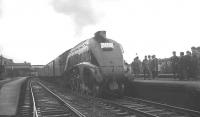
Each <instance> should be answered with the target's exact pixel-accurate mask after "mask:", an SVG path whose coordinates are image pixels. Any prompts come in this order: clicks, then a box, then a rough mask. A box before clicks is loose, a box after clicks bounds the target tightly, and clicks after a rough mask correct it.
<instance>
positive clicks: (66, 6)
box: [0, 0, 200, 64]
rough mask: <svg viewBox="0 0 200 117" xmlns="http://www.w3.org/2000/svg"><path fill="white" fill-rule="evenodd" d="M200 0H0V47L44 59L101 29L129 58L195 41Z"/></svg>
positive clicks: (16, 55) (10, 54) (15, 55)
mask: <svg viewBox="0 0 200 117" xmlns="http://www.w3.org/2000/svg"><path fill="white" fill-rule="evenodd" d="M199 6H200V0H0V53H2V54H3V56H5V57H7V58H11V59H14V61H15V62H23V61H27V62H31V64H46V63H48V62H49V61H51V60H53V59H54V58H56V57H57V56H58V55H60V54H61V53H62V52H64V51H66V50H68V49H69V48H72V47H73V46H75V45H76V44H78V43H79V42H81V41H82V40H85V39H88V38H91V37H93V34H94V33H95V32H96V31H97V30H106V31H107V37H108V38H111V39H114V40H116V41H118V42H119V43H121V44H122V46H123V48H124V58H125V60H126V61H128V62H129V63H130V62H131V61H132V60H133V58H134V57H135V56H136V53H137V54H138V55H139V57H140V59H143V56H144V55H149V54H151V55H152V54H155V55H156V56H157V57H158V58H165V57H170V56H171V53H172V51H174V50H175V51H177V53H179V52H180V51H184V52H185V51H187V50H190V48H191V47H192V46H200V41H199V40H200V7H199Z"/></svg>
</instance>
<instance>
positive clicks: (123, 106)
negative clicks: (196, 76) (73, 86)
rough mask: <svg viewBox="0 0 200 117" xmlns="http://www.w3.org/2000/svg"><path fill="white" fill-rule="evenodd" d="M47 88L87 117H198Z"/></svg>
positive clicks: (156, 106) (194, 113) (161, 107)
mask: <svg viewBox="0 0 200 117" xmlns="http://www.w3.org/2000/svg"><path fill="white" fill-rule="evenodd" d="M41 85H42V84H41ZM45 86H47V85H45ZM48 87H49V88H50V89H51V90H52V92H54V93H56V94H57V95H59V96H60V98H62V99H63V100H64V101H65V102H68V103H69V104H70V105H72V106H73V107H74V108H76V109H77V110H78V111H80V112H81V113H84V115H85V116H87V117H200V113H199V112H197V111H193V110H188V109H183V108H178V107H172V106H168V105H164V104H159V103H155V102H150V101H145V100H141V99H135V98H130V97H125V98H124V99H115V100H105V99H101V98H94V97H90V96H86V95H80V94H76V93H73V94H69V92H68V93H65V92H59V91H58V90H57V89H56V88H55V87H53V86H48Z"/></svg>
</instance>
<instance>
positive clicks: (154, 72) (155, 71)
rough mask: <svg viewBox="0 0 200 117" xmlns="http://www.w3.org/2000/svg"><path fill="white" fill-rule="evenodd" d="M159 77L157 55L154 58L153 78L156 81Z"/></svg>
mask: <svg viewBox="0 0 200 117" xmlns="http://www.w3.org/2000/svg"><path fill="white" fill-rule="evenodd" d="M157 75H158V59H157V58H156V55H153V56H152V78H153V79H155V78H156V77H157Z"/></svg>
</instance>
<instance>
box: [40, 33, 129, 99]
mask: <svg viewBox="0 0 200 117" xmlns="http://www.w3.org/2000/svg"><path fill="white" fill-rule="evenodd" d="M124 72H125V69H124V59H123V49H122V46H121V45H120V44H119V43H117V42H116V41H114V40H111V39H108V38H106V31H98V32H96V33H95V34H94V37H93V38H91V39H87V40H84V41H82V42H81V43H79V44H78V45H76V46H75V47H73V48H71V49H69V50H67V51H66V52H64V53H63V54H61V55H60V56H58V57H57V58H56V59H55V60H53V61H51V62H50V63H48V64H47V65H45V66H44V67H43V68H42V69H41V70H40V72H39V76H41V77H52V78H56V79H61V80H60V82H62V83H64V84H65V85H66V86H68V87H69V88H70V89H71V90H73V91H76V92H79V93H83V94H89V95H93V96H98V97H101V96H102V95H105V94H112V95H119V96H120V95H123V92H124V88H125V81H126V77H125V75H124Z"/></svg>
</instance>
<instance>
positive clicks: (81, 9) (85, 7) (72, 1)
mask: <svg viewBox="0 0 200 117" xmlns="http://www.w3.org/2000/svg"><path fill="white" fill-rule="evenodd" d="M53 7H54V9H55V10H56V11H57V12H60V13H64V14H65V15H68V16H70V17H71V18H72V19H73V21H74V23H75V26H76V32H77V33H80V32H81V30H82V29H83V28H84V27H85V26H88V25H93V24H96V23H97V18H96V16H95V12H94V9H93V8H92V6H91V2H90V0H53Z"/></svg>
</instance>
